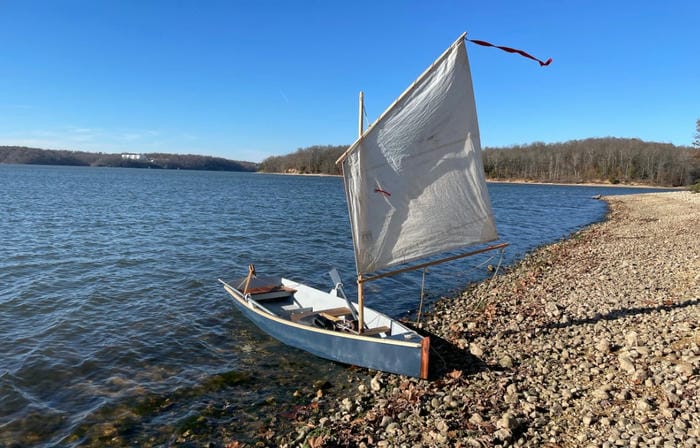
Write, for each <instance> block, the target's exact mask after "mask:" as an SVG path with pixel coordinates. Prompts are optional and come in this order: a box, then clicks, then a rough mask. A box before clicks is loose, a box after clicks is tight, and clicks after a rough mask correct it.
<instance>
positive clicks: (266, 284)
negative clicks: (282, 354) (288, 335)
mask: <svg viewBox="0 0 700 448" xmlns="http://www.w3.org/2000/svg"><path fill="white" fill-rule="evenodd" d="M229 286H230V287H231V288H232V289H234V291H235V292H236V293H237V294H238V295H239V296H240V297H241V298H242V299H244V300H246V301H247V302H248V303H251V304H253V305H254V306H255V307H257V308H258V309H260V310H262V311H264V312H266V313H268V314H270V315H272V316H276V317H279V318H282V319H285V320H289V321H291V322H295V323H298V324H302V325H309V326H314V327H318V328H323V329H326V330H334V331H341V332H347V333H352V334H361V335H363V336H374V337H380V338H391V339H398V340H419V339H420V338H421V337H420V336H419V335H418V334H417V333H416V332H414V331H413V330H411V329H409V328H407V327H405V326H404V325H402V324H401V323H399V322H397V321H395V320H393V319H391V318H389V317H388V316H386V315H384V314H381V313H378V312H376V311H374V310H372V309H371V308H367V307H365V308H364V319H365V328H364V329H363V330H362V331H361V332H360V331H358V328H357V325H358V322H357V304H356V303H353V302H350V301H349V300H348V299H347V298H345V297H344V293H342V290H341V291H340V292H339V290H338V288H334V289H332V290H331V291H330V292H329V293H328V292H323V291H320V290H318V289H315V288H311V287H309V286H306V285H303V284H301V283H296V282H293V281H291V280H287V279H285V278H281V277H254V278H248V277H245V278H242V279H238V280H236V281H234V282H232V283H231V284H229ZM245 291H247V293H246V292H245Z"/></svg>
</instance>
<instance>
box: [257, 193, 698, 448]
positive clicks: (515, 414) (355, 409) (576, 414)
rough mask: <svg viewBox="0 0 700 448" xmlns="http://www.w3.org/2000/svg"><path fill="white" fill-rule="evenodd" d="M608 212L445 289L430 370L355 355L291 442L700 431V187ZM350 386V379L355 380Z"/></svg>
mask: <svg viewBox="0 0 700 448" xmlns="http://www.w3.org/2000/svg"><path fill="white" fill-rule="evenodd" d="M604 199H605V200H606V201H607V202H608V203H609V204H610V211H609V213H608V216H607V217H606V220H605V221H603V222H601V223H597V224H592V225H590V226H588V227H586V228H585V229H583V230H581V231H579V232H577V233H575V234H573V235H572V236H571V237H570V238H568V239H567V240H564V241H560V242H556V243H553V244H550V245H547V246H544V247H542V248H539V249H536V250H535V251H533V252H532V253H530V254H528V255H527V256H526V257H525V258H524V259H523V260H521V261H520V262H518V263H516V264H515V265H514V266H512V267H509V268H507V269H506V271H505V272H504V273H503V274H501V275H499V276H497V277H495V278H494V279H493V280H486V281H483V282H480V283H475V284H473V285H470V286H469V287H468V288H467V290H466V291H464V293H462V294H461V296H459V297H457V298H453V299H443V300H440V301H439V302H438V303H437V304H436V305H435V307H434V309H433V310H432V312H431V313H430V314H429V315H428V316H427V318H426V320H425V321H424V325H423V328H424V329H425V330H427V331H428V332H429V333H430V334H431V336H432V348H433V351H432V353H431V380H430V381H421V380H417V379H413V378H406V377H402V376H397V375H390V374H385V373H382V372H369V371H366V370H363V369H360V370H354V369H352V368H349V369H348V376H349V378H348V381H349V383H350V387H349V389H350V390H353V389H354V390H356V391H357V392H356V393H355V394H353V395H348V396H339V395H334V394H333V390H332V388H331V389H330V390H328V391H320V392H319V393H318V394H317V395H316V396H314V397H313V398H312V397H310V398H309V400H310V401H309V404H308V405H307V406H304V407H303V411H304V412H300V413H299V414H298V415H297V417H296V418H295V420H296V423H295V425H296V427H295V429H296V432H295V433H292V434H289V433H287V434H277V435H270V438H269V439H267V442H268V443H269V442H273V441H274V444H275V445H277V446H296V445H298V444H302V443H307V444H309V445H312V444H314V445H313V446H358V447H359V446H403V445H405V446H416V447H420V446H424V447H428V446H456V445H458V444H461V445H462V446H542V445H546V444H553V445H552V446H615V445H618V446H662V445H664V444H666V445H673V446H696V444H698V443H700V405H699V403H698V399H697V397H698V396H700V347H699V346H700V240H699V239H698V234H700V195H693V194H692V193H690V192H687V191H684V192H670V193H646V194H635V195H628V196H609V197H605V198H604ZM346 389H347V388H346Z"/></svg>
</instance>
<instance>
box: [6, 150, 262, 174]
mask: <svg viewBox="0 0 700 448" xmlns="http://www.w3.org/2000/svg"><path fill="white" fill-rule="evenodd" d="M0 163H11V164H25V165H71V166H108V167H126V168H162V169H183V170H209V171H257V169H258V164H257V163H253V162H241V161H236V160H229V159H224V158H222V157H211V156H200V155H194V154H185V155H182V154H164V153H145V154H105V153H92V152H83V151H67V150H55V149H40V148H27V147H24V146H0Z"/></svg>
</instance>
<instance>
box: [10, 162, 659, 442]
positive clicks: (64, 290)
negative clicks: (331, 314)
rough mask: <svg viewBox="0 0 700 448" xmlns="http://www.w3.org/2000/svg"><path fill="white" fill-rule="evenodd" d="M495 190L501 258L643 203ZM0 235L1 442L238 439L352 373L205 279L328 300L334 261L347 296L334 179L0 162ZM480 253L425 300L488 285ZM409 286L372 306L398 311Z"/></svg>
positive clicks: (349, 263) (347, 263) (436, 281)
mask: <svg viewBox="0 0 700 448" xmlns="http://www.w3.org/2000/svg"><path fill="white" fill-rule="evenodd" d="M489 190H490V192H491V199H492V203H493V207H494V211H495V214H496V219H497V225H498V229H499V233H500V235H501V237H502V240H504V241H508V242H510V243H511V246H510V247H509V248H508V249H507V251H506V259H505V261H504V263H510V262H512V261H513V260H514V259H516V258H519V257H521V256H522V255H524V254H525V253H526V252H528V251H530V250H532V249H533V248H535V247H537V246H540V245H542V244H545V243H549V242H552V241H555V240H558V239H561V238H562V237H565V236H567V235H569V234H570V233H572V232H574V231H576V230H578V229H580V228H581V227H583V226H586V225H588V224H590V223H592V222H596V221H599V220H601V219H603V218H604V216H605V213H606V205H605V203H604V202H602V201H597V200H593V199H592V196H594V195H597V194H603V195H606V194H629V193H639V192H648V191H650V190H639V189H626V188H601V187H565V186H540V185H515V184H497V183H494V184H490V185H489ZM0 235H1V240H0V342H1V345H0V447H13V446H28V445H31V446H104V445H111V446H121V445H162V444H169V443H175V442H176V441H177V440H178V438H180V437H187V438H188V440H194V441H198V440H199V441H202V443H204V442H205V441H210V440H211V441H222V440H232V439H240V440H243V441H246V440H248V441H250V440H254V439H255V437H256V433H257V432H259V431H263V430H264V429H265V428H266V427H268V426H276V425H284V421H285V418H284V413H285V412H288V411H289V410H290V409H292V408H293V407H294V405H295V404H297V403H307V402H308V394H310V393H313V392H314V384H315V383H318V382H320V381H329V382H330V383H331V384H333V385H334V387H335V388H336V390H337V389H338V388H342V387H344V386H343V382H344V380H343V378H344V374H345V372H346V369H347V367H346V366H342V365H338V364H334V363H331V362H327V361H324V360H320V359H317V358H315V357H313V356H311V355H308V354H306V353H303V352H300V351H297V350H293V349H289V348H287V347H285V346H283V345H281V344H279V343H278V342H276V341H274V340H272V339H270V338H269V337H267V336H266V335H264V334H262V333H261V332H260V331H258V330H257V329H256V328H255V327H254V326H253V325H252V324H250V323H249V322H248V321H246V320H245V319H244V318H243V317H242V316H241V315H240V314H239V313H238V312H237V311H235V310H234V307H233V305H232V303H231V302H230V299H229V298H228V297H227V295H226V294H225V292H224V291H223V289H222V287H221V285H220V284H219V283H218V282H217V278H219V277H224V278H230V277H235V276H243V275H245V273H246V267H247V265H248V264H249V263H251V262H254V263H255V264H256V268H257V271H258V273H268V274H284V275H285V276H287V277H289V278H293V279H297V280H304V281H306V282H307V283H309V284H311V285H315V286H319V287H321V288H323V289H326V288H330V286H332V285H331V284H330V279H329V278H328V276H327V274H326V273H327V271H328V270H330V269H331V268H333V267H337V268H338V269H339V270H340V271H341V273H342V274H344V278H345V279H346V290H347V291H348V292H349V293H351V292H354V285H353V282H352V279H353V275H354V274H353V272H354V259H353V252H352V242H351V239H350V232H349V222H348V218H347V208H346V205H345V196H344V192H343V185H342V180H341V179H340V178H334V177H296V176H278V175H262V174H251V173H223V172H198V171H160V170H138V169H118V168H82V167H48V166H16V165H0ZM487 257H488V256H484V257H480V258H478V259H474V260H468V261H467V260H463V261H460V262H455V263H451V264H448V265H442V266H437V267H434V268H431V269H430V270H429V273H428V274H427V276H426V290H427V291H428V292H429V294H430V296H431V297H432V298H435V297H438V296H441V295H446V294H450V293H454V291H457V290H459V289H460V288H462V287H464V286H465V285H466V284H467V283H469V282H470V281H474V280H478V279H481V278H483V277H484V276H485V275H487V272H486V270H485V267H484V265H486V264H493V265H496V264H497V263H498V259H497V258H496V259H489V258H487ZM420 281H421V276H420V273H417V274H416V273H414V274H409V275H406V276H403V277H401V278H398V279H386V280H382V281H379V282H376V283H375V284H369V285H371V286H370V288H369V292H368V297H367V301H368V303H369V304H370V306H372V307H374V308H376V309H379V310H381V311H384V312H385V313H387V314H390V315H393V316H397V317H399V316H404V315H406V313H409V312H412V311H414V310H415V309H416V307H417V303H418V298H419V296H420ZM345 383H347V381H345ZM346 387H349V386H346ZM295 392H297V394H295ZM295 395H296V396H295Z"/></svg>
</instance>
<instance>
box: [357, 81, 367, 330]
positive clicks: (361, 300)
mask: <svg viewBox="0 0 700 448" xmlns="http://www.w3.org/2000/svg"><path fill="white" fill-rule="evenodd" d="M364 112H365V94H364V93H363V92H362V91H361V90H360V111H359V115H358V119H357V131H358V135H357V138H358V140H359V139H361V138H362V132H363V131H364V129H363V128H364V120H363V119H364ZM357 308H358V310H357V331H358V332H359V333H360V334H362V332H363V330H364V329H365V291H364V281H363V280H362V273H361V272H359V270H358V272H357Z"/></svg>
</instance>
